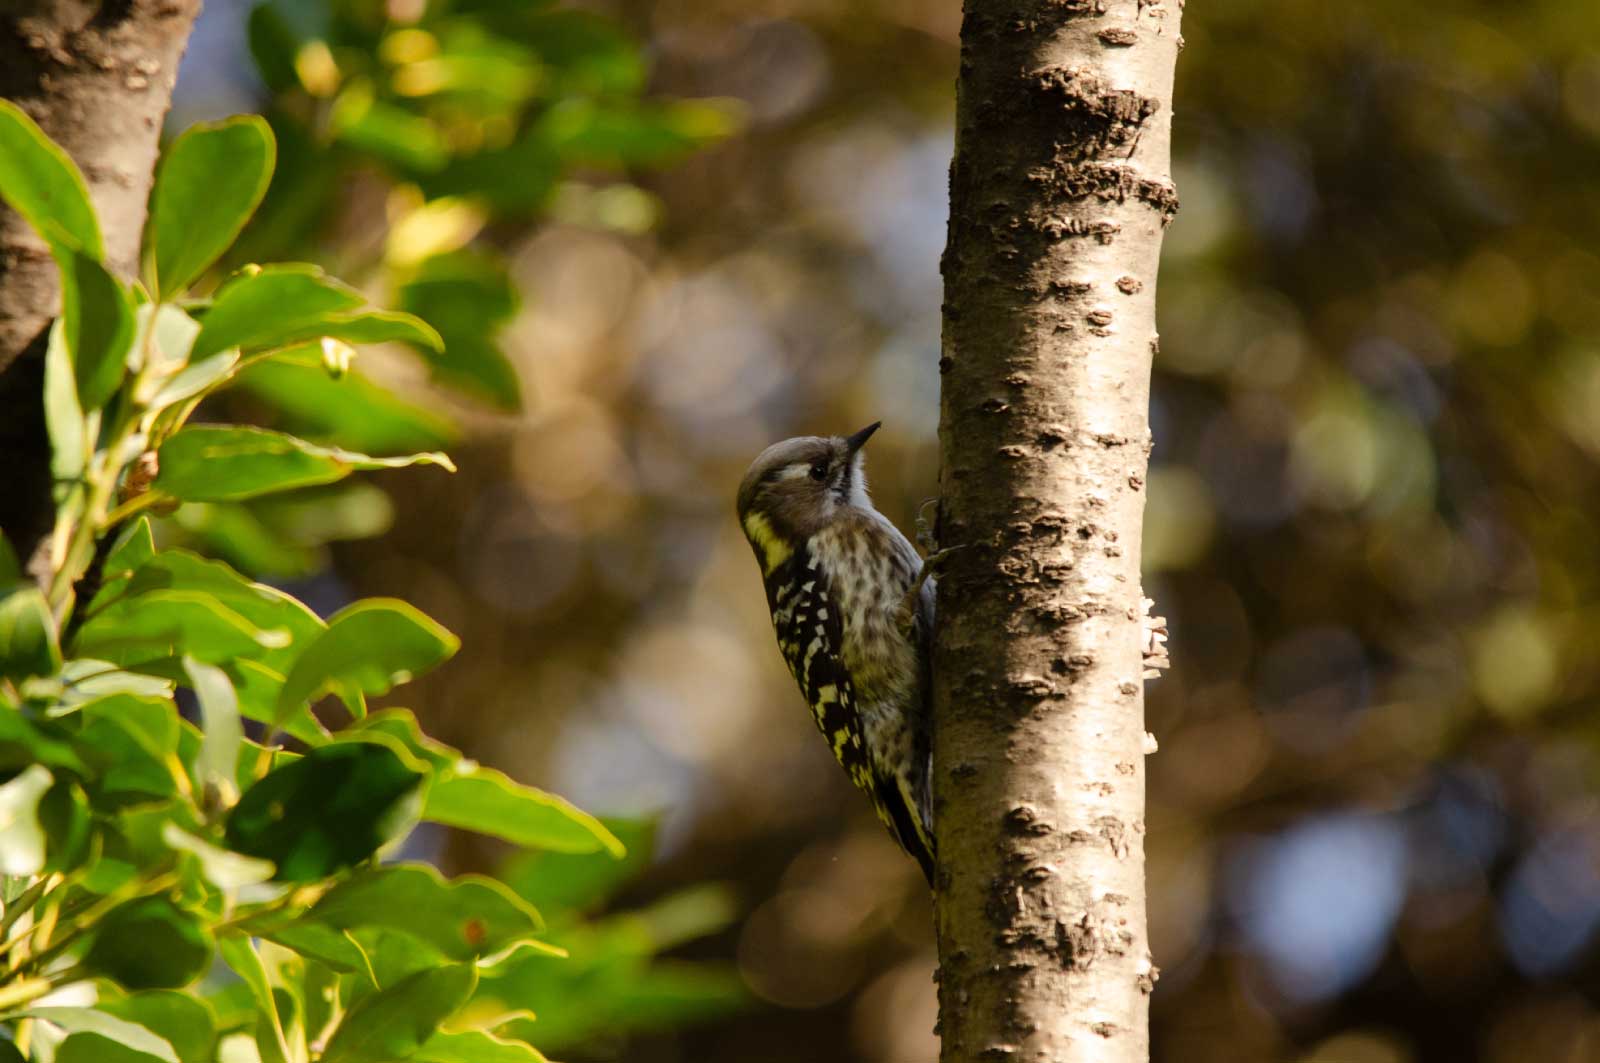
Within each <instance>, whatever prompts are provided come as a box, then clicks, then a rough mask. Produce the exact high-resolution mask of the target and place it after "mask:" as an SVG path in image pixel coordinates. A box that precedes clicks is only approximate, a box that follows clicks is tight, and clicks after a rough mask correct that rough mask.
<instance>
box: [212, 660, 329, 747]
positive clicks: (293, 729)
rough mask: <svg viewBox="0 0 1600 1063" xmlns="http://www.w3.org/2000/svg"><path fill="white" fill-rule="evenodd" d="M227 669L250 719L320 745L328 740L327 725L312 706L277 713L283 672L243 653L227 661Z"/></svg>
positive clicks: (303, 740)
mask: <svg viewBox="0 0 1600 1063" xmlns="http://www.w3.org/2000/svg"><path fill="white" fill-rule="evenodd" d="M227 671H228V674H229V676H230V677H231V678H232V679H233V688H234V690H235V691H236V692H237V693H238V695H239V712H240V713H241V714H242V715H243V716H245V717H246V718H247V719H251V720H254V721H256V722H257V723H264V724H267V725H268V726H276V727H277V728H278V729H279V730H281V731H283V732H284V733H285V734H288V735H293V736H294V737H295V738H298V739H299V740H300V741H302V742H304V743H305V744H306V745H308V746H320V745H322V743H324V742H326V741H327V740H328V730H327V728H325V727H323V726H322V724H321V723H320V722H318V720H317V718H316V717H315V716H313V715H312V714H311V710H310V709H307V708H304V707H302V708H301V709H300V710H299V711H297V712H294V713H291V714H290V715H289V717H288V718H287V719H280V718H279V717H278V692H279V691H281V690H282V689H283V675H282V674H281V673H279V672H275V671H273V670H272V669H271V668H269V667H267V666H266V665H264V664H262V663H261V662H260V661H252V660H248V659H247V658H243V657H241V658H239V659H238V660H237V661H234V662H233V663H232V664H231V665H228V666H227Z"/></svg>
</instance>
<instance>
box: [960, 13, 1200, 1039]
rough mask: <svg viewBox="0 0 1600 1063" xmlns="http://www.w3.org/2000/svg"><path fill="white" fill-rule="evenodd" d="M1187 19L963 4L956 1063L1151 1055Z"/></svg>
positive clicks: (961, 74)
mask: <svg viewBox="0 0 1600 1063" xmlns="http://www.w3.org/2000/svg"><path fill="white" fill-rule="evenodd" d="M1182 7H1183V0H967V4H966V17H965V20H964V22H963V24H962V28H961V72H960V77H959V81H958V85H957V105H956V150H955V160H954V162H953V163H952V165H951V171H950V232H949V244H948V247H947V249H946V251H945V257H944V264H943V268H944V278H945V304H944V357H943V358H941V360H940V366H939V367H940V371H941V373H942V374H943V377H944V386H943V399H942V409H941V415H940V428H939V439H940V445H941V449H942V459H943V469H942V473H941V489H942V503H941V509H940V529H939V531H940V544H941V545H942V546H945V547H957V548H958V549H956V550H955V551H954V552H953V553H952V554H950V555H949V557H948V560H947V563H946V565H945V566H944V569H943V575H942V577H941V580H940V583H939V599H938V616H939V625H938V632H937V636H936V647H935V652H934V719H935V740H934V780H935V781H934V787H935V798H936V805H935V817H936V831H937V837H938V839H939V863H940V871H939V876H940V878H939V896H938V933H939V955H940V1028H941V1031H942V1034H943V1039H944V1051H943V1057H942V1058H943V1060H944V1061H945V1063H977V1061H980V1060H981V1061H983V1063H996V1061H1019V1063H1022V1061H1025V1063H1042V1061H1052V1063H1056V1061H1084V1060H1097V1061H1105V1060H1116V1061H1118V1063H1124V1061H1133V1060H1145V1059H1148V1057H1149V1024H1148V1018H1149V994H1150V992H1151V989H1152V987H1153V986H1154V983H1155V980H1156V976H1157V973H1158V972H1157V970H1156V967H1155V965H1154V964H1153V963H1152V960H1151V955H1150V949H1149V942H1148V940H1147V938H1146V930H1145V896H1144V832H1145V824H1144V757H1145V753H1146V751H1147V750H1146V745H1145V743H1146V741H1147V739H1146V735H1145V730H1144V701H1143V683H1142V675H1143V671H1144V664H1143V661H1142V652H1143V649H1144V643H1145V640H1144V639H1143V638H1142V637H1141V618H1142V616H1143V612H1144V608H1143V603H1142V594H1141V591H1140V583H1139V543H1140V532H1141V521H1142V516H1143V509H1144V483H1145V473H1146V469H1147V465H1148V460H1149V451H1150V431H1149V424H1148V410H1147V407H1148V401H1149V389H1150V360H1151V356H1152V353H1153V351H1154V349H1155V347H1156V330H1155V287H1156V286H1155V279H1156V268H1157V264H1158V260H1159V255H1160V249H1161V237H1162V234H1163V230H1164V228H1165V226H1166V224H1167V222H1168V221H1169V220H1171V218H1172V216H1173V214H1174V213H1175V212H1176V210H1177V195H1176V192H1175V190H1174V189H1173V186H1172V182H1171V177H1170V175H1169V173H1168V156H1169V142H1170V130H1171V115H1172V107H1171V100H1172V78H1173V67H1174V64H1175V61H1176V58H1177V53H1178V49H1179V47H1180V46H1181V42H1180V38H1179V34H1178V28H1179V27H1178V24H1179V17H1180V15H1181V12H1182Z"/></svg>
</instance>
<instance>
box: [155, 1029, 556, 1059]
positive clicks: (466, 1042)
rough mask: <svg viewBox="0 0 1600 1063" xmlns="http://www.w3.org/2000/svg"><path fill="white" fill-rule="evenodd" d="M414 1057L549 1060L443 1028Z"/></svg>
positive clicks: (529, 1049) (513, 1044) (515, 1045)
mask: <svg viewBox="0 0 1600 1063" xmlns="http://www.w3.org/2000/svg"><path fill="white" fill-rule="evenodd" d="M411 1058H412V1059H414V1060H417V1061H418V1063H546V1060H545V1057H544V1056H543V1055H541V1054H540V1053H539V1050H538V1049H536V1048H534V1047H533V1046H532V1045H528V1044H523V1043H522V1042H521V1041H507V1040H504V1039H503V1038H499V1037H495V1036H494V1035H493V1034H489V1033H485V1032H484V1031H482V1030H464V1031H462V1032H460V1033H446V1032H445V1031H444V1030H440V1031H439V1032H438V1033H436V1034H434V1035H433V1036H432V1037H430V1038H428V1039H427V1040H426V1041H424V1042H423V1043H422V1047H421V1048H420V1049H418V1051H417V1054H416V1055H414V1056H412V1057H411ZM186 1063H187V1061H186Z"/></svg>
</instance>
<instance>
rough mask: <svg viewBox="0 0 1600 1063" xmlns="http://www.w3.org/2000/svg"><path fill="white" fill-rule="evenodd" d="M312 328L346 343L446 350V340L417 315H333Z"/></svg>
mask: <svg viewBox="0 0 1600 1063" xmlns="http://www.w3.org/2000/svg"><path fill="white" fill-rule="evenodd" d="M312 327H314V328H315V334H316V335H318V336H331V337H332V338H334V339H337V340H343V341H344V342H346V343H354V344H369V343H412V344H416V345H417V346H419V347H426V348H428V349H429V350H432V351H443V350H444V340H443V339H442V338H440V336H439V333H438V332H437V331H436V330H435V329H434V328H433V326H432V325H430V324H428V323H427V322H426V321H424V320H422V319H421V318H420V317H417V316H416V315H414V314H407V313H403V312H400V311H395V310H369V311H367V312H366V313H363V314H340V315H335V316H330V317H327V318H324V319H323V320H321V321H319V322H317V323H316V325H315V326H312Z"/></svg>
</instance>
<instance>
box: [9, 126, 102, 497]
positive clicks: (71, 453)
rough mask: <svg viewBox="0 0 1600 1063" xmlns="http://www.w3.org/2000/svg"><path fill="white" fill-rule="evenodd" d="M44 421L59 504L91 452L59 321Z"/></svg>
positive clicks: (47, 368) (47, 363)
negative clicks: (47, 432) (48, 436)
mask: <svg viewBox="0 0 1600 1063" xmlns="http://www.w3.org/2000/svg"><path fill="white" fill-rule="evenodd" d="M0 102H3V101H0ZM44 419H45V426H46V428H47V429H48V430H49V433H50V475H51V477H52V478H53V479H54V480H55V481H56V501H57V503H58V504H59V503H60V501H61V499H62V497H63V493H64V492H65V491H67V490H69V489H70V488H71V486H72V485H73V484H74V483H75V482H76V481H79V480H81V479H82V478H83V470H84V469H85V468H87V467H88V464H89V451H90V449H91V447H90V443H89V433H88V428H87V427H86V426H85V424H84V420H83V407H82V406H80V405H79V404H78V384H77V380H76V378H75V377H74V376H73V368H72V352H71V351H70V350H68V349H67V331H66V323H65V322H64V321H63V320H62V319H60V318H57V319H56V322H55V324H53V325H51V326H50V341H49V344H48V345H47V346H46V347H45V354H44Z"/></svg>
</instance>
